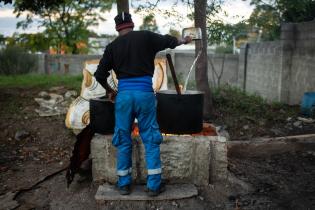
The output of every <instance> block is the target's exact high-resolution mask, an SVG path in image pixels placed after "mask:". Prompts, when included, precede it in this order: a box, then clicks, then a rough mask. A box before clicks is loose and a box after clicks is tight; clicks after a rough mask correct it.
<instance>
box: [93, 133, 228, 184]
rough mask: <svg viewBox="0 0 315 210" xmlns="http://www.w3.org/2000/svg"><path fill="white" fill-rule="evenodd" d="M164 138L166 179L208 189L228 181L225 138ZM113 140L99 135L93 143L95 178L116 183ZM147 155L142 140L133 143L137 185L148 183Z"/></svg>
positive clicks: (133, 171)
mask: <svg viewBox="0 0 315 210" xmlns="http://www.w3.org/2000/svg"><path fill="white" fill-rule="evenodd" d="M219 137H220V138H219ZM163 138H164V140H163V142H162V144H161V160H162V163H163V164H162V171H163V174H162V176H163V179H165V180H167V181H168V182H169V183H172V184H174V183H193V184H196V185H199V186H202V185H206V186H207V185H208V184H210V182H215V181H218V180H226V179H227V141H226V139H225V138H224V137H223V136H191V135H163ZM219 139H220V141H219ZM111 140H112V135H99V134H96V135H95V136H94V137H93V139H92V142H91V158H92V161H93V164H92V170H93V179H94V180H95V181H107V182H109V183H112V184H114V183H116V181H117V175H116V148H115V147H114V146H112V143H111ZM144 153H145V151H144V147H143V144H142V142H141V140H140V139H138V140H137V141H133V152H132V162H133V166H132V167H133V170H132V175H133V179H134V182H136V183H145V182H146V174H147V172H146V167H145V160H144Z"/></svg>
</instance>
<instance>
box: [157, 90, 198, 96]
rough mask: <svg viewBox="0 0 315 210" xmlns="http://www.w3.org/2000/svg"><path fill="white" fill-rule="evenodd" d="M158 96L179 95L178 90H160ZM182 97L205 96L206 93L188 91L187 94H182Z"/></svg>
mask: <svg viewBox="0 0 315 210" xmlns="http://www.w3.org/2000/svg"><path fill="white" fill-rule="evenodd" d="M157 94H167V95H178V94H177V92H176V90H160V91H158V92H157ZM181 95H204V92H203V91H198V90H186V91H185V92H182V94H181Z"/></svg>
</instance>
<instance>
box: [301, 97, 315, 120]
mask: <svg viewBox="0 0 315 210" xmlns="http://www.w3.org/2000/svg"><path fill="white" fill-rule="evenodd" d="M301 112H302V114H303V115H305V116H307V117H315V92H306V93H304V96H303V100H302V105H301Z"/></svg>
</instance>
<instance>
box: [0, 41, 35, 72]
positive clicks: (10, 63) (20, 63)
mask: <svg viewBox="0 0 315 210" xmlns="http://www.w3.org/2000/svg"><path fill="white" fill-rule="evenodd" d="M35 68H36V57H35V56H33V55H31V54H29V53H27V52H26V51H25V49H23V48H21V47H17V46H12V47H7V48H5V49H3V50H1V51H0V74H5V75H14V74H26V73H29V72H31V71H33V70H34V69H35Z"/></svg>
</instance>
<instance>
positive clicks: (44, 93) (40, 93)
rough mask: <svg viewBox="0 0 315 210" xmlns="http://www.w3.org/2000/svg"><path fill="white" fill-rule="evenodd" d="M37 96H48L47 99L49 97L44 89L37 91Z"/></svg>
mask: <svg viewBox="0 0 315 210" xmlns="http://www.w3.org/2000/svg"><path fill="white" fill-rule="evenodd" d="M38 96H39V97H41V98H45V99H46V98H48V99H49V98H50V96H49V94H48V93H47V92H46V91H41V92H39V93H38Z"/></svg>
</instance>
